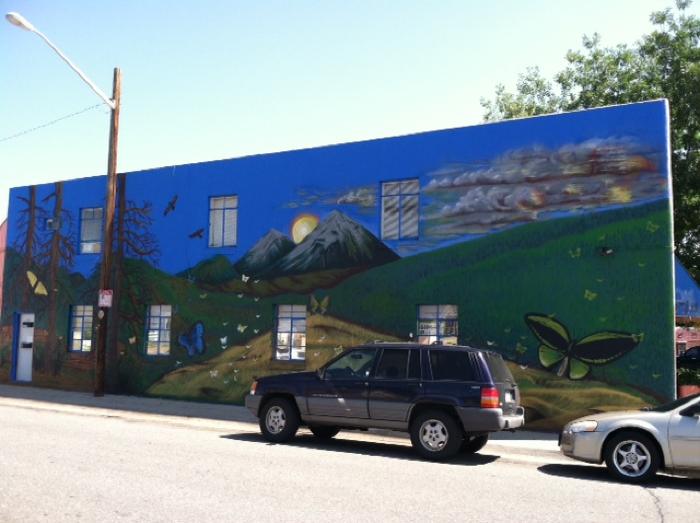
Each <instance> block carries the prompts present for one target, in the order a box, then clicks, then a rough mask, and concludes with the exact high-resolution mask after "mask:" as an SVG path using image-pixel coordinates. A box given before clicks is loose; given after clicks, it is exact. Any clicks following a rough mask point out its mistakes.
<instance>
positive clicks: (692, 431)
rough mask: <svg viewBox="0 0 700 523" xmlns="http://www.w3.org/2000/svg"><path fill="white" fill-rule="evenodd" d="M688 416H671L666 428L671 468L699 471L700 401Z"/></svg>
mask: <svg viewBox="0 0 700 523" xmlns="http://www.w3.org/2000/svg"><path fill="white" fill-rule="evenodd" d="M688 414H689V415H686V416H681V415H680V414H678V413H675V414H673V415H672V416H671V422H670V423H669V426H668V436H669V444H670V446H671V457H672V459H673V467H674V468H679V469H680V468H692V469H697V470H700V401H697V402H696V403H695V405H693V406H692V411H688Z"/></svg>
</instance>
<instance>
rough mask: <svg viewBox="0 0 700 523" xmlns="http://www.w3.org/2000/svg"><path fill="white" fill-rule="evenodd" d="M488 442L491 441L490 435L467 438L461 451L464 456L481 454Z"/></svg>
mask: <svg viewBox="0 0 700 523" xmlns="http://www.w3.org/2000/svg"><path fill="white" fill-rule="evenodd" d="M488 441H489V435H488V434H479V435H476V436H467V437H465V438H464V442H463V443H462V449H461V451H462V452H463V453H464V454H476V453H477V452H479V451H480V450H481V449H483V448H484V445H486V443H488Z"/></svg>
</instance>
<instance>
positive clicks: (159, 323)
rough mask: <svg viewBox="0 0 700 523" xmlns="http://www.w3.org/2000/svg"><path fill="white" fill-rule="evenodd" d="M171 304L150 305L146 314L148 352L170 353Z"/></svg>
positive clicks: (162, 354) (155, 354)
mask: <svg viewBox="0 0 700 523" xmlns="http://www.w3.org/2000/svg"><path fill="white" fill-rule="evenodd" d="M172 316H173V308H172V306H171V305H150V306H149V307H148V311H147V314H146V354H148V355H149V356H167V355H168V354H170V320H171V319H172Z"/></svg>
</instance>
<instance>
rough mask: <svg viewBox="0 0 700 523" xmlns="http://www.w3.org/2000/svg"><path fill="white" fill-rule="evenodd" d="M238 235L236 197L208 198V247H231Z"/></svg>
mask: <svg viewBox="0 0 700 523" xmlns="http://www.w3.org/2000/svg"><path fill="white" fill-rule="evenodd" d="M237 235H238V196H216V197H212V198H209V247H233V246H235V245H236V240H237Z"/></svg>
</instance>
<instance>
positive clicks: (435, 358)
mask: <svg viewBox="0 0 700 523" xmlns="http://www.w3.org/2000/svg"><path fill="white" fill-rule="evenodd" d="M430 367H431V368H432V371H433V379H434V380H450V381H474V380H475V379H476V374H475V372H474V367H473V365H472V359H471V357H470V355H469V353H468V352H464V351H457V350H455V351H451V350H431V351H430Z"/></svg>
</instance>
